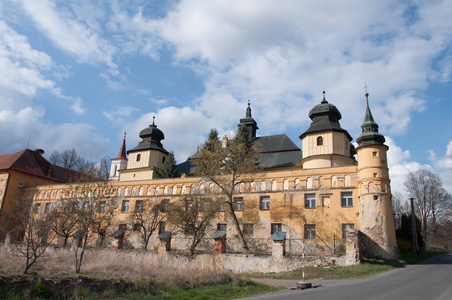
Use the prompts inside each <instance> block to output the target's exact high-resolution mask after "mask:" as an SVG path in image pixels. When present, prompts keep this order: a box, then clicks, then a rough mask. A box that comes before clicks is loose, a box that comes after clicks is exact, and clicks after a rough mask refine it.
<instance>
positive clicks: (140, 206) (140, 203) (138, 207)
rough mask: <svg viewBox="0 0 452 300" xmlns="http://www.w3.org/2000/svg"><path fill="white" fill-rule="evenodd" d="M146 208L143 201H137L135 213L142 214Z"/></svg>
mask: <svg viewBox="0 0 452 300" xmlns="http://www.w3.org/2000/svg"><path fill="white" fill-rule="evenodd" d="M143 208H144V201H143V200H137V201H135V212H136V213H142V212H143Z"/></svg>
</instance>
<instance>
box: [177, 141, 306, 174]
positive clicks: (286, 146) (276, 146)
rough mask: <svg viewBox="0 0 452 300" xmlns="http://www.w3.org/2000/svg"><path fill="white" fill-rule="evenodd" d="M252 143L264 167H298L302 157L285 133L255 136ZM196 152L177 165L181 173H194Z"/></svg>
mask: <svg viewBox="0 0 452 300" xmlns="http://www.w3.org/2000/svg"><path fill="white" fill-rule="evenodd" d="M254 145H256V148H257V151H258V152H259V163H260V165H261V167H263V168H264V169H272V168H284V167H299V166H300V160H301V159H302V158H303V157H302V152H301V149H300V148H298V147H297V145H295V143H294V142H292V140H291V139H290V138H289V137H288V136H287V135H286V134H278V135H269V136H261V137H257V138H256V140H255V142H254ZM196 158H197V154H194V155H192V156H190V157H189V158H188V160H186V161H185V162H183V163H181V164H179V165H177V168H178V169H179V172H180V173H181V174H194V173H195V172H196V167H195V164H194V162H193V161H194V160H195V159H196Z"/></svg>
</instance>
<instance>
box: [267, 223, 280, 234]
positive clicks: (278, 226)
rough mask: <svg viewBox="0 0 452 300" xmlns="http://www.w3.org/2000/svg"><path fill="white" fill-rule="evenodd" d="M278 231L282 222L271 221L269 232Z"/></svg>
mask: <svg viewBox="0 0 452 300" xmlns="http://www.w3.org/2000/svg"><path fill="white" fill-rule="evenodd" d="M278 231H282V224H281V223H272V224H271V230H270V234H273V233H275V232H278Z"/></svg>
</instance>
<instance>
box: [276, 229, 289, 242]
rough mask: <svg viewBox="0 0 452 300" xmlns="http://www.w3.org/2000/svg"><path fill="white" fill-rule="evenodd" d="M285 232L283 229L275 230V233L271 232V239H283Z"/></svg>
mask: <svg viewBox="0 0 452 300" xmlns="http://www.w3.org/2000/svg"><path fill="white" fill-rule="evenodd" d="M286 234H287V232H285V231H276V232H275V233H273V236H272V240H274V241H284V239H285V238H286Z"/></svg>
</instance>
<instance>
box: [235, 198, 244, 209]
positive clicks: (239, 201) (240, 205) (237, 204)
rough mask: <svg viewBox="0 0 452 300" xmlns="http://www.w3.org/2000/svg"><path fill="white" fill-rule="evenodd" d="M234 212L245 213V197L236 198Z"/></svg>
mask: <svg viewBox="0 0 452 300" xmlns="http://www.w3.org/2000/svg"><path fill="white" fill-rule="evenodd" d="M234 211H243V197H237V198H234Z"/></svg>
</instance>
